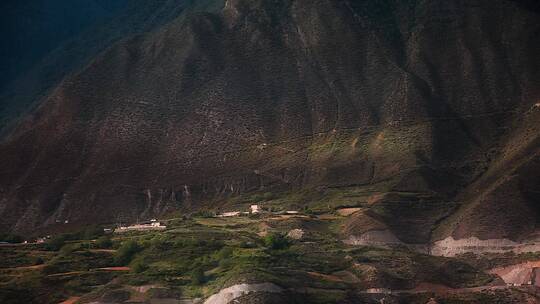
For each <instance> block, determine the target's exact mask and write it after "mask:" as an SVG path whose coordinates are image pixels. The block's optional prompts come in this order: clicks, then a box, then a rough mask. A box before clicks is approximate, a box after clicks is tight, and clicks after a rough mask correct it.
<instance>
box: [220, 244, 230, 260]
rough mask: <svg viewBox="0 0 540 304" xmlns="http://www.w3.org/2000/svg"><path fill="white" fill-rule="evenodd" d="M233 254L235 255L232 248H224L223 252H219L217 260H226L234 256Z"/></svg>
mask: <svg viewBox="0 0 540 304" xmlns="http://www.w3.org/2000/svg"><path fill="white" fill-rule="evenodd" d="M232 254H233V250H232V248H231V247H223V248H221V250H219V251H218V252H217V255H216V258H217V259H218V260H224V259H226V258H229V257H230V256H232Z"/></svg>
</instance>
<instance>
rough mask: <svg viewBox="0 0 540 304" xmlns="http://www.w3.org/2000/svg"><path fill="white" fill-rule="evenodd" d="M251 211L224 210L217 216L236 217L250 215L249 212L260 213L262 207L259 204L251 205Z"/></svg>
mask: <svg viewBox="0 0 540 304" xmlns="http://www.w3.org/2000/svg"><path fill="white" fill-rule="evenodd" d="M249 208H250V211H249V212H247V211H246V212H241V211H231V212H223V213H220V214H218V215H217V217H235V216H241V215H249V214H258V213H260V212H261V209H260V207H259V205H251V206H250V207H249Z"/></svg>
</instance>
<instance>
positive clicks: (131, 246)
mask: <svg viewBox="0 0 540 304" xmlns="http://www.w3.org/2000/svg"><path fill="white" fill-rule="evenodd" d="M141 250H142V247H141V245H139V243H137V242H136V241H133V240H128V241H126V242H124V243H122V245H121V246H120V248H118V250H117V251H116V255H115V256H114V263H115V264H116V265H118V266H124V265H127V264H129V262H131V259H132V258H133V256H134V255H135V254H136V253H138V252H139V251H141Z"/></svg>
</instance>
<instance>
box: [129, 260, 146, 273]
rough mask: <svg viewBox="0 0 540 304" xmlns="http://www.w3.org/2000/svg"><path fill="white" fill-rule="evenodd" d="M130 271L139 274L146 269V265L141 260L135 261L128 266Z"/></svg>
mask: <svg viewBox="0 0 540 304" xmlns="http://www.w3.org/2000/svg"><path fill="white" fill-rule="evenodd" d="M129 267H130V268H131V271H133V272H134V273H141V272H144V271H145V270H147V269H148V265H147V264H146V263H145V262H144V261H143V260H142V259H136V260H135V261H133V262H131V264H129Z"/></svg>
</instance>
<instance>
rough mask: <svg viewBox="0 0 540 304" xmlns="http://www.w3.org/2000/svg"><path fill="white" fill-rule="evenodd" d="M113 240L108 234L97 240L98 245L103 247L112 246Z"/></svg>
mask: <svg viewBox="0 0 540 304" xmlns="http://www.w3.org/2000/svg"><path fill="white" fill-rule="evenodd" d="M112 244H113V243H112V240H111V238H110V237H108V236H102V237H100V238H99V239H97V241H96V247H97V248H101V249H108V248H111V247H112Z"/></svg>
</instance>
